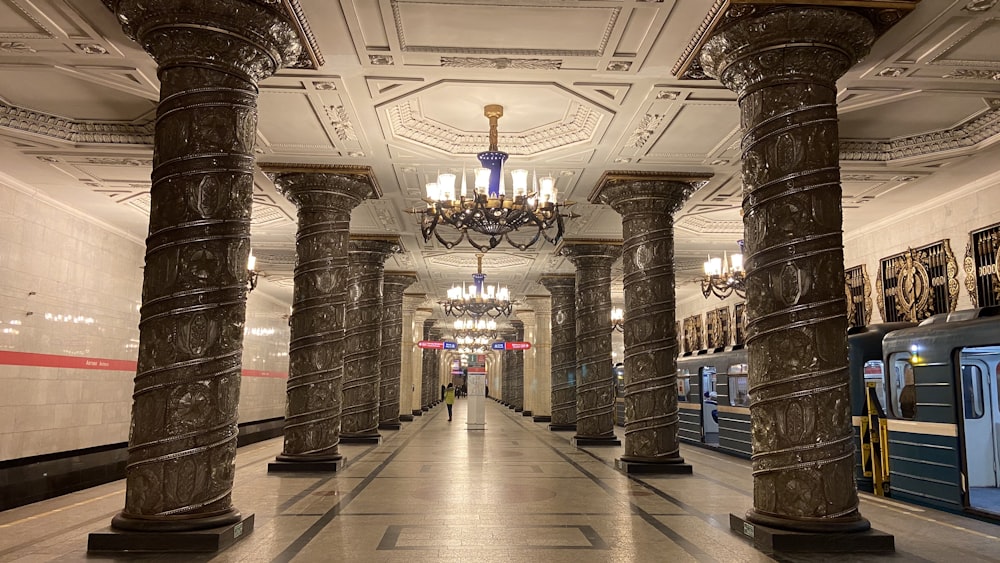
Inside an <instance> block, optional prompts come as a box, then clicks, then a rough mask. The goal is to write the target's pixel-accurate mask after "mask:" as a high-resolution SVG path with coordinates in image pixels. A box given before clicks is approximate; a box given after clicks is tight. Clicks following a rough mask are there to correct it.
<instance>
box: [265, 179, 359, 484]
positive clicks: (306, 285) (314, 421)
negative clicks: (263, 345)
mask: <svg viewBox="0 0 1000 563" xmlns="http://www.w3.org/2000/svg"><path fill="white" fill-rule="evenodd" d="M264 170H265V172H267V173H268V174H269V175H270V176H271V177H272V179H273V180H274V183H275V186H276V187H277V188H278V190H279V191H280V192H281V193H282V194H283V195H284V196H285V197H287V198H288V199H289V201H291V202H292V203H294V204H295V205H296V207H298V232H297V233H296V237H295V250H296V257H297V259H296V262H295V277H294V280H295V282H294V283H295V288H294V292H293V296H292V316H291V318H290V319H289V326H290V328H291V335H290V340H289V346H288V362H289V365H288V384H287V386H286V393H287V403H286V406H285V432H284V446H283V448H282V452H281V454H280V455H278V456H277V461H278V462H288V463H295V462H313V463H315V462H336V461H338V460H341V459H342V457H343V456H341V454H340V453H339V452H338V445H339V443H340V428H341V412H342V402H341V389H342V385H343V360H344V310H345V303H346V301H347V281H348V267H347V262H348V260H347V253H348V229H349V227H350V222H351V210H353V209H354V208H355V207H357V206H358V205H359V204H361V202H362V201H363V200H364V199H365V198H366V197H370V196H373V195H375V190H374V189H373V185H374V184H373V182H372V179H371V177H370V176H368V175H367V174H370V170H368V169H357V170H356V171H355V172H356V174H349V173H347V172H346V171H339V172H332V171H330V172H323V171H319V170H316V171H305V170H304V169H296V168H292V167H290V166H289V167H286V166H284V165H267V166H265V167H264ZM335 467H336V465H335V464H334V465H333V466H331V467H330V469H331V470H333V469H335ZM283 469H288V470H291V468H288V467H286V468H283V467H282V466H281V465H280V464H276V465H272V466H271V467H270V468H269V470H271V471H281V470H283Z"/></svg>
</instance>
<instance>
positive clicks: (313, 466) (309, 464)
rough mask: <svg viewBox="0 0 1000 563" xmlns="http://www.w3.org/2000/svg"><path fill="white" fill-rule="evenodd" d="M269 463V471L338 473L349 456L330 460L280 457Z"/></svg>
mask: <svg viewBox="0 0 1000 563" xmlns="http://www.w3.org/2000/svg"><path fill="white" fill-rule="evenodd" d="M278 457H279V459H278V460H277V461H272V462H271V463H269V464H267V472H268V473H336V472H337V471H340V470H341V469H342V468H343V467H344V465H346V464H347V458H345V457H343V456H341V458H340V459H330V460H315V461H313V460H302V461H290V460H283V459H280V457H281V456H278Z"/></svg>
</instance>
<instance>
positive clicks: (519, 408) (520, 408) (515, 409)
mask: <svg viewBox="0 0 1000 563" xmlns="http://www.w3.org/2000/svg"><path fill="white" fill-rule="evenodd" d="M513 408H514V412H521V411H523V410H524V408H523V407H513Z"/></svg>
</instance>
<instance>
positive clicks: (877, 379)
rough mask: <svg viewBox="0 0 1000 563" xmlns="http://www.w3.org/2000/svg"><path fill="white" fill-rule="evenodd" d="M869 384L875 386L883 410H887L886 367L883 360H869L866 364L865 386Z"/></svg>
mask: <svg viewBox="0 0 1000 563" xmlns="http://www.w3.org/2000/svg"><path fill="white" fill-rule="evenodd" d="M868 383H874V384H875V395H876V396H878V402H879V404H880V405H882V410H887V408H888V405H886V403H885V367H884V364H883V363H882V360H868V361H867V362H865V386H866V387H867V384H868Z"/></svg>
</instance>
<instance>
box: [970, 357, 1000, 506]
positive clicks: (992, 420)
mask: <svg viewBox="0 0 1000 563" xmlns="http://www.w3.org/2000/svg"><path fill="white" fill-rule="evenodd" d="M982 350H984V349H982V348H966V349H964V350H962V353H961V374H960V375H961V399H960V400H961V402H962V433H963V442H964V446H965V452H964V453H965V469H966V478H967V486H968V490H969V507H970V508H974V509H978V510H985V511H988V512H994V513H1000V490H998V488H997V485H998V484H1000V482H998V475H997V474H998V470H1000V452H998V450H1000V448H998V444H997V438H998V436H997V425H998V423H1000V411H998V405H997V381H996V371H995V370H996V363H995V362H996V360H995V359H994V360H993V361H990V357H991V355H990V354H983V353H981V352H980V351H982Z"/></svg>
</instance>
